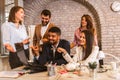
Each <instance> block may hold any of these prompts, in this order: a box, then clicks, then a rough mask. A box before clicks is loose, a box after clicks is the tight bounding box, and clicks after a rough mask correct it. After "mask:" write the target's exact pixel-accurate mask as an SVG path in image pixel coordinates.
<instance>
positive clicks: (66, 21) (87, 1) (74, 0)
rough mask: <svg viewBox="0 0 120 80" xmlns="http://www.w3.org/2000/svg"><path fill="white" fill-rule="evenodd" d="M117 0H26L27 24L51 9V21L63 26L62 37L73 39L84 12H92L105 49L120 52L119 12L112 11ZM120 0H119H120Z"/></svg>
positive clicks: (105, 50) (38, 20) (37, 20)
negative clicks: (111, 7)
mask: <svg viewBox="0 0 120 80" xmlns="http://www.w3.org/2000/svg"><path fill="white" fill-rule="evenodd" d="M113 1H114V0H24V8H25V14H26V17H25V24H26V25H33V24H34V25H35V24H38V23H40V22H41V21H40V17H39V15H40V12H41V11H42V10H43V9H45V8H46V9H49V10H50V11H51V12H52V18H51V22H53V23H55V24H56V25H57V26H58V27H60V28H61V29H62V38H64V39H67V40H69V41H70V42H72V41H73V35H74V31H75V29H76V28H78V27H79V26H80V19H81V16H82V15H83V14H89V15H91V16H92V18H93V21H94V26H95V27H96V29H97V34H98V41H99V43H101V46H102V50H103V51H104V52H107V53H111V54H114V55H116V56H120V54H119V52H120V35H119V33H120V19H119V18H120V14H117V13H115V12H112V10H111V9H110V5H111V3H112V2H113ZM118 1H120V0H118Z"/></svg>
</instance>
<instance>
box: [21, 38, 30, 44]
mask: <svg viewBox="0 0 120 80" xmlns="http://www.w3.org/2000/svg"><path fill="white" fill-rule="evenodd" d="M29 40H30V38H28V39H25V40H23V42H22V43H23V44H27V43H29Z"/></svg>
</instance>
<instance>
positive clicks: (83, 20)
mask: <svg viewBox="0 0 120 80" xmlns="http://www.w3.org/2000/svg"><path fill="white" fill-rule="evenodd" d="M81 25H82V27H86V26H87V21H86V18H85V17H82V20H81Z"/></svg>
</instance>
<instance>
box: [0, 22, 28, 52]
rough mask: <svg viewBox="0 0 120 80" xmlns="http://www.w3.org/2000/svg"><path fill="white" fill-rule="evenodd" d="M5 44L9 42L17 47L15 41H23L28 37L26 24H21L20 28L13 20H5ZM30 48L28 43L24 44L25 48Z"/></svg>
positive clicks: (3, 34)
mask: <svg viewBox="0 0 120 80" xmlns="http://www.w3.org/2000/svg"><path fill="white" fill-rule="evenodd" d="M1 32H2V40H3V44H6V43H9V44H10V45H12V47H13V48H14V50H15V51H16V49H15V45H14V43H18V42H22V41H23V40H25V39H27V38H28V35H27V31H26V28H25V25H19V28H17V27H16V25H15V24H14V23H12V22H5V23H3V24H2V27H1ZM27 48H28V44H25V45H24V49H27Z"/></svg>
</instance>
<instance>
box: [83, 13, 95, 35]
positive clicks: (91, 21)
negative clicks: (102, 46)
mask: <svg viewBox="0 0 120 80" xmlns="http://www.w3.org/2000/svg"><path fill="white" fill-rule="evenodd" d="M83 17H85V19H86V22H87V26H86V28H87V29H88V30H90V31H91V32H93V33H95V28H94V27H93V20H92V18H91V16H90V15H88V14H84V15H83V16H82V17H81V20H82V18H83ZM81 27H82V24H81Z"/></svg>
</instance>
